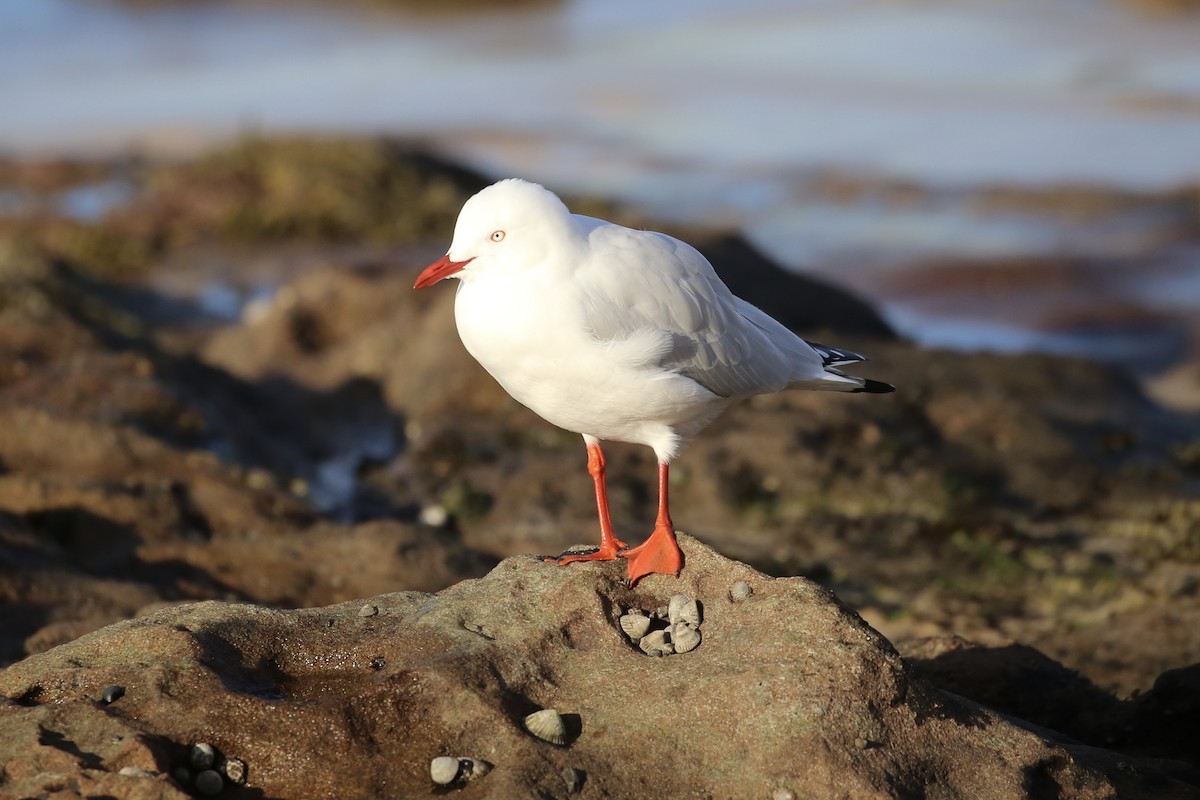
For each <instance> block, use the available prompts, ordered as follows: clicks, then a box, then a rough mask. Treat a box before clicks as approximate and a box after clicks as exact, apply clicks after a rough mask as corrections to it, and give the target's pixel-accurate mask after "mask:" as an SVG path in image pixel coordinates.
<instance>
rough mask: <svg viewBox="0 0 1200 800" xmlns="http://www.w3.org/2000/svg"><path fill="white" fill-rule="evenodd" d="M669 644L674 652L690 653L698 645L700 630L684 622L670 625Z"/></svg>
mask: <svg viewBox="0 0 1200 800" xmlns="http://www.w3.org/2000/svg"><path fill="white" fill-rule="evenodd" d="M671 645H672V646H673V647H674V648H675V652H676V653H690V652H691V651H693V650H695V649H696V648H697V647H699V646H700V631H699V630H698V629H697V628H693V627H691V626H690V625H688V624H687V623H686V622H676V623H675V624H674V625H672V626H671Z"/></svg>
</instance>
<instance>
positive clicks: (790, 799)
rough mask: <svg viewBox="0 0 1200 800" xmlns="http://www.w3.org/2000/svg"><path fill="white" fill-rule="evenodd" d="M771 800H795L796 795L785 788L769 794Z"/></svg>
mask: <svg viewBox="0 0 1200 800" xmlns="http://www.w3.org/2000/svg"><path fill="white" fill-rule="evenodd" d="M771 800H796V793H795V792H793V791H792V790H791V789H788V788H786V787H782V786H781V787H780V788H778V789H776V790H775V791H773V792H771Z"/></svg>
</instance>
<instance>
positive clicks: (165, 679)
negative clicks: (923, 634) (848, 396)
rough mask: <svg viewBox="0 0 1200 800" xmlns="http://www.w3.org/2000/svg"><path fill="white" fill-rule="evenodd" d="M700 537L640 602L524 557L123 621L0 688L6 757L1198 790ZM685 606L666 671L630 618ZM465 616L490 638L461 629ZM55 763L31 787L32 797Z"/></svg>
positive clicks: (1170, 792)
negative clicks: (461, 758) (747, 598)
mask: <svg viewBox="0 0 1200 800" xmlns="http://www.w3.org/2000/svg"><path fill="white" fill-rule="evenodd" d="M680 542H681V546H682V548H683V551H684V555H685V559H686V560H685V567H684V570H683V572H682V573H681V575H680V577H678V578H671V577H665V576H652V577H650V578H647V579H646V580H644V581H642V582H641V583H640V584H639V585H638V586H637V587H636V588H635V589H633V590H630V589H628V588H627V587H626V586H625V583H624V565H623V564H621V563H620V562H617V563H612V564H589V565H573V566H571V567H568V568H560V567H557V566H555V565H552V564H546V563H543V562H542V561H540V560H539V559H536V558H532V557H514V558H510V559H507V560H505V561H504V562H502V563H501V564H500V565H499V566H497V567H496V568H495V569H494V570H492V572H490V573H489V574H488V575H486V576H485V577H483V578H481V579H478V580H471V581H465V582H462V583H459V584H456V585H454V586H452V587H450V588H447V589H445V590H443V591H441V592H438V593H437V594H424V593H420V592H401V593H396V594H391V595H384V596H381V597H378V598H375V600H374V601H373V602H376V603H379V604H381V605H384V606H386V607H387V608H388V613H387V614H381V615H379V616H377V617H372V618H371V623H370V626H369V627H368V626H363V625H362V624H359V618H358V611H359V609H360V608H361V607H362V601H361V600H357V601H350V602H346V603H342V604H339V605H335V606H331V607H327V608H312V609H301V610H291V611H289V610H278V609H269V608H264V607H260V606H253V605H239V604H228V603H219V602H206V603H200V604H193V605H183V606H175V607H171V608H166V609H163V610H161V611H158V612H156V613H154V614H151V615H149V616H146V617H142V618H139V619H134V620H129V621H126V622H121V623H118V624H116V625H112V626H110V627H108V628H105V629H102V630H100V631H97V632H95V633H92V634H89V635H87V636H84V637H82V638H80V639H78V640H77V641H75V642H72V643H70V644H67V645H63V646H60V647H57V648H55V649H53V650H51V651H48V652H46V653H41V654H38V655H34V656H31V657H29V658H27V659H25V660H24V661H21V662H19V663H17V664H14V665H12V666H10V667H8V668H7V669H5V670H3V671H2V672H0V692H3V693H4V694H5V695H6V696H7V697H9V698H13V699H12V700H10V701H9V702H8V703H7V704H6V705H4V706H2V707H0V709H2V713H3V714H4V717H5V723H4V724H3V725H0V731H3V732H4V735H3V738H0V760H3V761H4V762H5V763H7V764H10V765H12V764H18V765H35V764H43V765H47V764H51V763H53V765H55V768H56V769H57V770H58V771H59V772H60V773H62V774H64V775H69V776H73V778H74V779H76V780H81V779H83V778H85V777H86V779H87V780H99V779H104V780H107V779H109V778H111V777H113V776H111V774H110V772H109V770H117V769H119V768H120V767H123V766H127V765H132V766H141V767H143V768H146V769H151V768H153V767H154V765H155V764H156V763H170V761H171V757H170V756H169V755H168V754H169V753H178V752H185V751H184V749H183V748H185V747H186V743H187V742H188V741H189V739H190V737H191V736H192V735H193V732H194V731H198V730H203V731H208V732H210V734H209V740H210V741H211V742H212V743H213V745H214V747H215V748H216V749H218V750H220V751H221V752H236V753H238V754H239V755H240V756H241V757H243V758H245V759H246V760H247V761H249V762H250V763H252V764H254V765H255V772H254V778H253V782H252V785H253V788H254V789H256V790H259V791H261V792H262V793H263V794H264V795H266V796H271V797H280V798H288V797H312V796H333V795H338V796H382V795H392V796H396V795H403V796H425V795H427V794H428V793H429V792H430V791H431V789H430V785H431V783H430V774H429V766H430V760H431V759H432V758H433V757H434V756H436V755H437V754H439V753H446V752H450V753H480V754H483V755H485V756H486V757H487V758H488V759H489V761H491V762H493V763H495V764H497V765H499V766H498V767H497V769H495V770H493V771H492V772H491V774H490V775H489V776H488V777H487V779H486V783H485V784H484V785H486V786H487V789H486V791H487V793H488V794H489V796H497V797H501V796H503V797H517V796H531V795H537V794H544V795H547V796H561V795H562V794H563V792H564V791H567V790H568V789H569V788H570V787H569V786H564V781H565V780H566V779H565V778H564V776H565V775H566V772H565V771H564V770H566V769H572V770H578V769H581V768H586V772H587V785H586V787H584V788H585V791H589V792H592V793H594V794H595V795H596V796H622V795H623V794H626V793H627V792H628V787H630V786H660V785H661V780H662V768H663V765H664V764H669V763H674V762H676V761H677V760H678V758H679V755H680V754H681V753H686V754H687V758H688V769H686V770H676V771H674V772H673V773H672V782H671V784H670V789H669V792H668V796H679V797H685V796H687V797H694V796H718V797H731V798H741V797H746V798H762V797H770V796H772V794H773V793H778V792H779V791H781V790H782V789H783V787H786V790H787V791H790V792H792V793H793V794H794V796H796V797H808V798H833V797H845V796H853V797H895V796H917V795H922V794H928V793H929V792H930V791H931V787H934V786H936V790H937V794H938V796H939V797H944V798H964V799H965V798H972V799H973V798H980V797H987V798H1024V797H1028V796H1030V792H1034V793H1041V794H1044V795H1046V796H1055V797H1059V798H1063V800H1071V799H1073V798H1081V799H1082V798H1089V799H1090V798H1102V797H1121V798H1142V797H1146V798H1149V797H1155V798H1196V797H1200V787H1198V786H1197V785H1190V784H1188V783H1185V782H1183V781H1182V780H1180V779H1179V778H1178V777H1171V776H1170V775H1168V771H1166V770H1164V768H1163V767H1162V765H1161V763H1160V762H1155V761H1153V760H1139V759H1138V758H1135V757H1130V756H1123V755H1118V754H1116V753H1111V752H1106V751H1103V750H1100V749H1097V748H1093V747H1086V746H1083V745H1079V744H1075V743H1073V742H1072V741H1071V740H1068V739H1065V738H1063V737H1060V736H1057V735H1055V734H1052V733H1050V732H1048V731H1045V730H1044V729H1040V728H1035V727H1033V726H1031V725H1027V724H1024V723H1016V722H1014V721H1012V720H1011V719H1009V718H1006V717H1004V716H1002V715H1000V714H997V713H996V712H993V711H990V710H988V709H986V708H984V707H982V706H980V705H978V704H976V703H973V702H970V701H968V700H965V699H963V698H961V697H957V696H955V695H952V694H947V693H943V692H941V691H939V690H938V689H936V688H934V687H932V686H931V685H929V684H928V683H926V682H925V681H923V680H921V679H920V678H919V677H917V676H916V675H915V674H914V673H913V671H912V670H911V669H910V668H909V667H908V666H906V664H905V662H904V661H903V660H902V659H901V658H900V656H899V655H897V653H896V651H895V650H894V649H893V648H892V646H891V645H890V644H889V643H888V642H887V641H886V640H885V639H884V638H883V637H882V636H880V635H879V634H878V633H877V632H876V631H875V630H873V629H872V628H870V627H868V626H867V625H866V624H865V623H864V622H863V621H862V620H861V619H860V618H859V617H858V616H857V615H855V614H854V613H853V612H852V611H850V610H849V609H847V608H846V607H845V606H843V605H842V604H841V603H840V602H838V601H837V599H836V598H835V597H834V596H833V595H832V594H830V593H829V592H828V591H827V590H825V589H822V588H820V587H819V586H817V585H816V584H814V583H812V582H810V581H808V580H805V579H803V578H777V579H772V578H769V577H768V576H765V575H762V574H759V573H757V572H755V571H754V570H752V569H750V568H748V567H746V566H744V565H741V564H738V563H736V562H732V561H729V560H727V559H725V558H723V557H721V556H719V555H717V554H716V553H715V552H713V551H712V550H711V549H709V548H708V547H706V546H704V545H702V544H700V543H699V542H697V541H696V540H694V539H692V538H691V537H689V536H686V535H682V536H681V537H680ZM738 580H746V581H748V582H750V583H752V584H753V585H754V586H755V593H754V602H753V603H737V604H734V603H730V602H729V601H728V592H729V587H730V585H731V584H733V583H734V582H736V581H738ZM677 593H685V594H687V595H688V596H689V597H692V598H695V599H697V600H698V601H699V602H700V603H701V604H702V605H703V607H704V608H705V614H704V617H705V618H704V631H705V636H704V645H703V646H702V647H700V648H699V649H697V650H696V651H694V652H693V653H691V654H689V655H688V656H687V657H683V658H666V659H647V658H645V657H644V656H643V655H642V654H641V653H639V652H637V651H636V650H635V649H634V648H631V647H630V646H629V644H628V639H627V637H626V636H625V634H624V632H623V631H622V630H621V629H620V625H619V623H618V617H619V610H620V609H623V608H657V607H660V606H662V605H663V604H665V603H666V602H667V600H668V599H669V598H670V597H671V596H672V595H674V594H677ZM464 618H470V619H474V620H478V622H479V624H481V625H483V626H484V627H486V628H487V629H488V630H489V631H490V632H492V633H493V634H494V638H492V639H487V638H484V637H481V636H478V635H476V634H473V633H471V632H470V631H467V630H465V629H464V628H463V626H462V620H463V619H464ZM329 620H333V622H334V624H333V625H332V627H331V626H330V625H329V624H328V621H329ZM376 659H382V660H383V662H384V664H385V666H384V667H383V668H382V669H380V670H378V671H377V670H374V669H372V666H371V665H372V662H373V661H374V660H376ZM615 675H619V676H621V679H620V680H608V679H605V678H603V677H602V676H615ZM114 682H117V683H120V684H121V685H124V686H126V687H128V688H129V690H130V691H129V695H128V698H135V699H136V703H137V705H136V708H135V707H134V706H132V705H131V706H129V711H127V712H126V713H124V714H122V715H121V716H110V715H109V714H108V713H107V712H106V711H105V710H104V709H103V707H102V706H99V705H98V704H96V703H95V702H94V701H93V700H92V698H94V697H95V696H96V695H97V694H98V692H99V691H100V690H101V689H102V688H103V687H104V686H106V685H109V684H111V683H114ZM1176 684H1178V685H1180V686H1182V685H1184V684H1185V682H1183V681H1176ZM1176 691H1178V690H1176ZM631 692H632V693H633V694H634V696H635V699H632V700H631ZM125 702H130V701H129V699H127V700H126V701H125ZM539 708H561V709H569V710H570V712H571V713H570V714H566V715H564V718H565V719H566V720H567V721H568V722H570V724H571V725H572V726H573V727H574V730H573V732H572V738H571V739H570V741H569V744H568V745H567V746H564V747H553V746H550V745H548V744H547V743H544V742H540V741H538V740H537V739H534V738H533V737H531V736H529V735H528V734H527V733H526V732H525V731H524V728H523V725H522V721H523V720H524V719H525V717H526V716H527V715H528V714H530V713H531V712H533V711H536V710H537V709H539ZM21 732H24V733H23V734H22V733H21ZM64 742H72V743H73V744H71V745H64V744H62V743H64ZM118 742H119V743H120V744H117V743H118ZM155 753H157V755H155ZM38 771H39V770H37V769H35V770H30V769H27V768H21V769H19V770H18V773H19V774H17V775H15V776H12V777H11V778H10V780H14V781H23V782H22V783H19V784H18V785H20V786H22V787H29V786H34V785H35V784H36V774H37V773H38ZM1178 774H1181V773H1176V775H1178ZM96 776H99V777H96ZM130 780H132V779H130ZM143 780H144V779H143ZM29 781H34V783H30V782H29ZM146 782H147V783H154V785H156V786H158V785H160V784H159V783H157V782H151V781H146ZM567 783H568V784H569V783H570V781H569V780H568V781H567ZM161 787H162V791H163V793H164V794H163V796H174V795H170V794H168V793H169V792H170V791H174V790H172V789H171V788H170V786H169V785H167V784H165V783H162V784H161ZM5 788H6V789H7V786H6V787H5ZM121 796H124V795H121ZM180 796H181V795H180Z"/></svg>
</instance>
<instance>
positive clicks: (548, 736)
mask: <svg viewBox="0 0 1200 800" xmlns="http://www.w3.org/2000/svg"><path fill="white" fill-rule="evenodd" d="M525 730H527V731H529V732H530V733H532V734H533V735H534V736H536V737H537V738H539V739H541V740H542V741H545V742H550V743H551V744H566V743H567V724H566V722H565V721H563V718H562V714H560V713H558V712H557V711H556V710H554V709H553V708H543V709H542V710H541V711H535V712H533V713H532V714H530V715H529V716H527V717H525Z"/></svg>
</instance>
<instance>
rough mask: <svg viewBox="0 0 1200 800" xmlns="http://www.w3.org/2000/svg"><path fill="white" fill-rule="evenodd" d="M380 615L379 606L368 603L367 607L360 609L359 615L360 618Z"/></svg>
mask: <svg viewBox="0 0 1200 800" xmlns="http://www.w3.org/2000/svg"><path fill="white" fill-rule="evenodd" d="M378 613H379V606H373V605H371V604H370V603H367V604H366V605H365V606H363V607H362V608H360V609H359V610H358V615H359V616H360V617H373V616H375V615H376V614H378Z"/></svg>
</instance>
